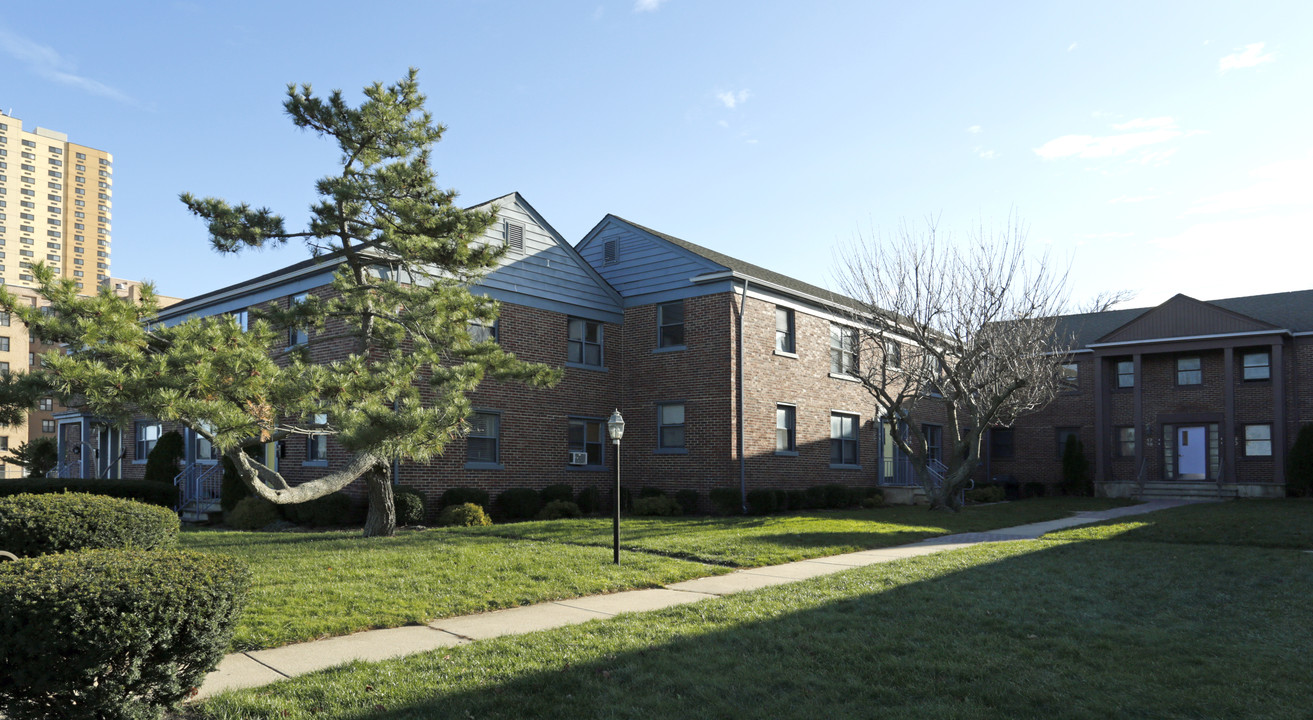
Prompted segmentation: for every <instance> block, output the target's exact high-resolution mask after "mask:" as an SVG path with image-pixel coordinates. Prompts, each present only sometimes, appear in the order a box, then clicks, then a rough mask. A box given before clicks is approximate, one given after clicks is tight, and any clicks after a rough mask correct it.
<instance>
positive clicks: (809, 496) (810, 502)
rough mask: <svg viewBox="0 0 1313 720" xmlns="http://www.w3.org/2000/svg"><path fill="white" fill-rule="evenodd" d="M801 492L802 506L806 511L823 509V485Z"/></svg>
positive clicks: (824, 494) (824, 496) (813, 486)
mask: <svg viewBox="0 0 1313 720" xmlns="http://www.w3.org/2000/svg"><path fill="white" fill-rule="evenodd" d="M802 492H803V501H802V502H803V506H804V507H806V508H807V509H808V510H816V509H819V508H823V507H825V498H826V493H825V486H824V485H812V486H811V487H809V488H807V489H806V490H803V491H802Z"/></svg>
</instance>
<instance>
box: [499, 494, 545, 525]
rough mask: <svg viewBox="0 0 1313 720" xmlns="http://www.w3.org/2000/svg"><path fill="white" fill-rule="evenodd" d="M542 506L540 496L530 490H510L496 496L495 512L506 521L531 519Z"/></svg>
mask: <svg viewBox="0 0 1313 720" xmlns="http://www.w3.org/2000/svg"><path fill="white" fill-rule="evenodd" d="M542 504H543V503H542V496H540V495H539V494H538V491H537V490H534V489H532V488H511V489H509V490H506V491H504V492H503V493H502V494H500V495H498V496H497V512H498V514H500V515H501V517H503V518H505V519H507V520H528V519H530V518H533V517H534V516H536V515H537V514H538V511H539V510H540V509H542Z"/></svg>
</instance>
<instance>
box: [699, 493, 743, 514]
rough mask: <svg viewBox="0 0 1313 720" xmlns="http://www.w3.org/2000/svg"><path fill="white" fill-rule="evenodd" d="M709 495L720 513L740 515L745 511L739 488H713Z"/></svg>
mask: <svg viewBox="0 0 1313 720" xmlns="http://www.w3.org/2000/svg"><path fill="white" fill-rule="evenodd" d="M707 496H708V497H709V498H710V499H711V505H712V506H713V507H714V508H716V512H717V513H718V514H720V515H739V514H741V513H742V512H743V506H742V504H741V502H740V497H741V496H740V495H739V489H738V488H724V487H719V488H711V490H710V492H708V493H707Z"/></svg>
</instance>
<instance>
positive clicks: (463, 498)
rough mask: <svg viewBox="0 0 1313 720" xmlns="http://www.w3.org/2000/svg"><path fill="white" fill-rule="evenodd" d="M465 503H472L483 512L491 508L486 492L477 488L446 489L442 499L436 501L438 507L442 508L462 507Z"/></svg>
mask: <svg viewBox="0 0 1313 720" xmlns="http://www.w3.org/2000/svg"><path fill="white" fill-rule="evenodd" d="M465 503H474V504H475V505H478V506H479V507H481V508H483V509H484V510H487V509H488V508H490V507H492V503H491V502H490V498H489V497H488V491H487V490H479V489H478V488H468V487H454V488H447V489H446V490H445V491H443V493H442V497H441V498H439V499H438V505H439V506H440V507H444V508H445V507H447V506H449V505H464V504H465Z"/></svg>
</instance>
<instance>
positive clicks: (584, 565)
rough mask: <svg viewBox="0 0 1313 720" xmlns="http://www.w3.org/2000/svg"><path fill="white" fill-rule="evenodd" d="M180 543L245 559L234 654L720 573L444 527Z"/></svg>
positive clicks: (237, 535)
mask: <svg viewBox="0 0 1313 720" xmlns="http://www.w3.org/2000/svg"><path fill="white" fill-rule="evenodd" d="M181 544H182V547H184V548H186V549H189V550H200V551H204V552H216V553H225V554H228V555H234V556H237V557H240V558H242V559H243V560H246V561H247V563H248V564H249V565H250V567H251V571H252V574H253V578H252V584H251V595H250V598H249V600H248V607H247V609H246V611H245V612H244V613H243V614H242V618H241V621H240V622H239V624H238V626H237V630H236V633H235V637H234V639H233V648H234V649H235V650H252V649H258V648H267V647H274V646H277V645H286V644H288V643H294V642H302V641H306V640H314V639H316V638H321V637H327V636H330V635H345V634H347V633H351V632H355V631H357V630H367V629H370V628H384V627H399V626H401V625H407V624H412V623H422V622H425V621H428V620H432V619H434V618H440V617H450V616H453V615H464V614H468V613H475V612H481V611H484V610H493V609H497V608H506V607H515V606H517V605H528V604H532V603H537V602H543V601H547V600H559V599H562V598H570V597H579V596H581V595H592V594H596V593H606V592H614V591H617V590H627V589H632V588H645V587H658V586H660V585H664V584H667V583H671V582H678V581H680V580H687V579H689V578H694V577H701V576H704V575H714V574H716V573H718V572H724V571H725V570H724V569H723V568H718V567H712V566H709V565H704V564H701V563H694V562H689V561H686V560H678V559H673V558H667V557H661V556H658V555H650V554H644V553H623V554H622V555H621V565H620V566H619V567H616V566H615V565H614V564H612V562H611V559H612V558H611V551H610V550H609V549H603V548H591V547H580V546H575V545H559V544H552V543H542V542H533V541H508V540H505V539H503V538H495V537H480V536H473V535H470V534H468V533H464V532H459V531H448V530H427V531H421V532H406V533H402V534H400V535H398V536H397V537H393V538H369V539H366V538H362V537H360V533H359V531H351V532H314V533H258V532H256V533H248V532H223V531H215V530H199V531H193V532H184V533H183V534H182V538H181Z"/></svg>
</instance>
